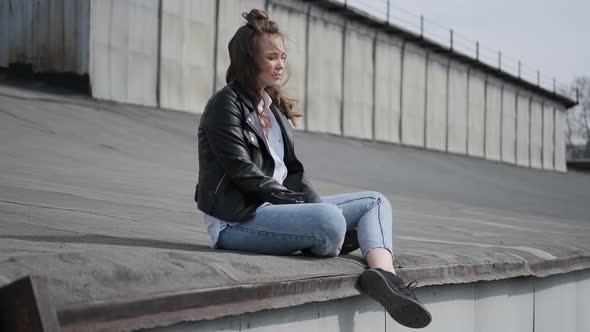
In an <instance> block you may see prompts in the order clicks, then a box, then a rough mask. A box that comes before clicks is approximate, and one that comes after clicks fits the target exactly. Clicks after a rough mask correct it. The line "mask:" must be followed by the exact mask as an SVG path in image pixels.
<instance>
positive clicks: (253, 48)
mask: <svg viewBox="0 0 590 332" xmlns="http://www.w3.org/2000/svg"><path fill="white" fill-rule="evenodd" d="M242 17H243V18H245V19H246V24H244V25H243V26H241V27H240V28H239V29H238V31H236V33H235V35H234V36H233V37H232V39H231V40H230V41H229V44H228V46H227V48H228V50H229V59H230V64H229V67H228V68H227V74H226V77H225V80H226V82H227V83H230V82H231V81H234V80H235V81H238V82H239V83H240V85H241V87H242V88H243V89H244V92H245V93H246V95H247V96H248V98H250V99H251V101H253V102H254V105H258V104H259V103H260V100H261V98H262V96H260V93H259V91H258V82H257V79H256V77H257V75H258V72H259V71H260V68H259V65H258V62H257V61H256V58H257V57H258V56H260V54H259V53H260V52H259V51H260V43H261V40H262V37H265V36H268V35H278V36H280V37H281V39H283V38H284V36H283V34H282V33H281V32H280V31H279V26H278V25H277V23H276V22H274V21H271V20H269V18H268V14H267V13H266V12H265V11H262V10H259V9H252V10H250V12H249V13H242ZM285 83H286V82H285ZM265 91H266V93H268V95H269V96H270V97H271V99H272V101H273V103H275V104H276V105H278V106H279V109H280V110H281V111H282V112H283V114H284V115H285V116H286V117H287V118H288V119H289V120H291V122H292V123H293V125H294V126H296V125H297V123H296V121H295V118H298V117H301V114H299V113H297V112H295V105H296V102H297V101H296V100H293V99H290V98H288V97H286V96H285V94H284V93H283V92H282V91H281V88H280V87H278V88H275V87H267V88H265ZM263 118H265V119H264V120H266V121H262V123H263V127H265V128H266V127H267V126H268V125H269V124H270V123H271V122H270V119H268V118H266V117H265V116H263Z"/></svg>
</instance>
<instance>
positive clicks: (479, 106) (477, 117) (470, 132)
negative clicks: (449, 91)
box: [467, 69, 486, 157]
mask: <svg viewBox="0 0 590 332" xmlns="http://www.w3.org/2000/svg"><path fill="white" fill-rule="evenodd" d="M485 81H486V77H485V75H484V74H483V73H480V72H479V71H477V70H473V69H472V70H470V71H469V80H468V91H469V92H468V100H469V103H468V106H467V107H468V108H467V119H468V120H467V136H468V139H467V142H468V144H467V153H468V154H469V155H470V156H476V157H483V156H484V151H483V145H484V137H485V133H484V128H485V105H486V104H485Z"/></svg>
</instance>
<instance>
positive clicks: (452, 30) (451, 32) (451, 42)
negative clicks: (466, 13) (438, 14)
mask: <svg viewBox="0 0 590 332" xmlns="http://www.w3.org/2000/svg"><path fill="white" fill-rule="evenodd" d="M452 50H453V29H451V51H452Z"/></svg>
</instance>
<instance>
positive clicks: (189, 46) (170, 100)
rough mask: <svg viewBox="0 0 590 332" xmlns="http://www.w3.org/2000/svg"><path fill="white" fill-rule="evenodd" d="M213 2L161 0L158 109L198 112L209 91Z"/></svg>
mask: <svg viewBox="0 0 590 332" xmlns="http://www.w3.org/2000/svg"><path fill="white" fill-rule="evenodd" d="M215 6H216V1H215V0H206V1H199V2H195V1H191V0H164V1H162V22H161V25H162V31H161V34H162V36H161V41H162V45H161V66H160V73H161V74H160V75H161V78H160V106H161V107H163V108H170V109H176V110H183V111H190V112H202V111H203V109H204V107H205V104H206V103H207V100H208V99H209V97H210V96H211V92H212V91H213V64H214V61H213V56H214V52H213V48H214V46H215Z"/></svg>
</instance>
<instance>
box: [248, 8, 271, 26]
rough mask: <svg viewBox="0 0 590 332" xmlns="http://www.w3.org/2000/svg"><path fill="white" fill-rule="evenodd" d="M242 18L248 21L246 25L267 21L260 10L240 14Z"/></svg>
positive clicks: (263, 12)
mask: <svg viewBox="0 0 590 332" xmlns="http://www.w3.org/2000/svg"><path fill="white" fill-rule="evenodd" d="M242 17H243V18H245V19H246V21H248V23H256V22H258V21H268V14H266V12H265V11H263V10H260V9H252V10H251V11H250V12H249V13H246V12H244V13H242Z"/></svg>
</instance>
